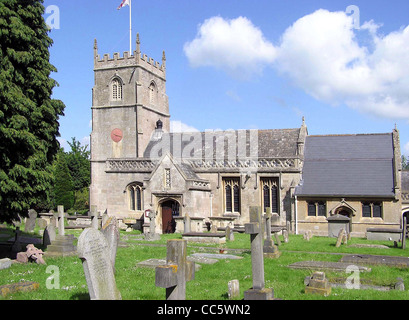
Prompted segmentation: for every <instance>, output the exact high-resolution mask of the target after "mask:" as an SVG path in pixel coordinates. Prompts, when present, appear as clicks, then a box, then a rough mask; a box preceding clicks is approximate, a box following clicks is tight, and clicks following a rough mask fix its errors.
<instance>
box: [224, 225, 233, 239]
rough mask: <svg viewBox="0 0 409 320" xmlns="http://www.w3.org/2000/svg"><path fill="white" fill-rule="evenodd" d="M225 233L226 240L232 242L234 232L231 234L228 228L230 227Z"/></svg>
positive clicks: (231, 231) (231, 230)
mask: <svg viewBox="0 0 409 320" xmlns="http://www.w3.org/2000/svg"><path fill="white" fill-rule="evenodd" d="M225 232H226V240H228V241H234V232H233V229H232V228H230V226H227V227H226V230H225Z"/></svg>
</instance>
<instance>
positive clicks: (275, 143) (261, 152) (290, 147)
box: [144, 128, 300, 159]
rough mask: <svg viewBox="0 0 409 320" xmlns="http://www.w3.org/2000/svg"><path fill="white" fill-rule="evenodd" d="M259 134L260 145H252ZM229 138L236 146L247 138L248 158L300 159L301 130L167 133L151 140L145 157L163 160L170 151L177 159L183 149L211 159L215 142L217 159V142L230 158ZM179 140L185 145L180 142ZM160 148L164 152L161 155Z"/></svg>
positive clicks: (196, 156)
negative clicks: (179, 149) (221, 143)
mask: <svg viewBox="0 0 409 320" xmlns="http://www.w3.org/2000/svg"><path fill="white" fill-rule="evenodd" d="M255 132H256V134H257V136H256V137H257V140H258V142H257V143H256V144H254V143H251V142H252V140H251V139H252V138H251V137H252V134H254V133H255ZM181 135H182V136H181ZM206 135H207V136H206ZM211 135H213V137H212V138H211V139H210V138H209V137H210V136H211ZM229 135H232V137H233V139H235V141H236V145H238V144H239V142H238V141H240V142H243V137H246V138H245V140H244V143H245V145H246V156H250V155H252V154H255V155H256V157H258V158H267V159H273V158H294V157H297V141H298V138H299V135H300V128H297V129H274V130H231V131H215V132H210V133H208V132H193V133H182V134H181V133H163V134H162V138H161V139H160V140H157V139H156V140H155V139H154V138H153V139H151V141H150V142H149V144H148V146H147V147H146V150H145V152H144V157H145V158H149V159H155V158H160V157H161V156H162V155H163V154H165V153H166V152H169V153H170V154H172V155H173V156H177V153H179V154H180V151H178V150H177V148H181V150H182V152H187V154H185V156H188V157H192V158H195V159H204V158H205V156H206V157H208V155H207V153H206V152H207V151H209V150H211V147H212V145H211V143H213V156H214V158H215V157H216V151H217V148H216V143H217V142H216V141H221V140H224V141H225V142H224V157H225V159H226V158H227V157H230V155H229V154H228V152H229V145H230V144H229V140H228V138H227V137H228V136H229ZM154 137H155V135H154ZM181 137H182V138H181ZM177 140H179V141H181V142H179V143H178V142H177ZM210 141H213V142H210ZM195 143H196V145H195ZM251 148H252V149H251ZM160 149H162V150H161V151H160V152H158V150H160ZM192 149H195V151H196V154H195V155H193V154H192V152H191V150H192ZM251 151H254V152H251ZM238 152H239V150H238V148H236V150H235V153H236V157H237V156H238ZM182 155H183V154H182Z"/></svg>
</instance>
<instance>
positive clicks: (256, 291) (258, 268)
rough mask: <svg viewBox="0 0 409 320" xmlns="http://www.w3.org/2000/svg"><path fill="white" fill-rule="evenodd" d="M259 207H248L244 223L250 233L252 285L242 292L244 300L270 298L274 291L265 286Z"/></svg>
mask: <svg viewBox="0 0 409 320" xmlns="http://www.w3.org/2000/svg"><path fill="white" fill-rule="evenodd" d="M262 224H263V223H262V216H261V209H260V207H250V223H246V224H245V225H244V227H245V233H247V234H250V240H251V268H252V274H253V287H252V288H251V289H249V290H247V291H245V292H244V300H271V299H273V297H274V291H273V289H271V288H265V287H264V286H265V282H264V257H263V225H262Z"/></svg>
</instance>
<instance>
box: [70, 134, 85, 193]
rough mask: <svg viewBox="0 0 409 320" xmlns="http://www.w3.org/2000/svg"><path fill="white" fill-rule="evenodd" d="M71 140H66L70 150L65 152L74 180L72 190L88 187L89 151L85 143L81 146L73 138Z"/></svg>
mask: <svg viewBox="0 0 409 320" xmlns="http://www.w3.org/2000/svg"><path fill="white" fill-rule="evenodd" d="M71 140H72V141H71V142H68V144H69V145H70V147H71V151H70V152H68V153H67V165H68V168H69V169H70V172H71V176H72V179H73V182H74V190H75V191H78V190H81V189H83V188H87V187H89V185H90V183H91V169H90V162H89V157H90V152H89V151H88V150H87V149H88V146H87V145H85V146H81V143H80V142H79V141H77V140H76V139H75V138H71Z"/></svg>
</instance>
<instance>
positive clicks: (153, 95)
mask: <svg viewBox="0 0 409 320" xmlns="http://www.w3.org/2000/svg"><path fill="white" fill-rule="evenodd" d="M157 94H158V89H157V88H156V84H155V82H153V81H152V82H151V84H150V85H149V103H150V104H155V103H156V99H157Z"/></svg>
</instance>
